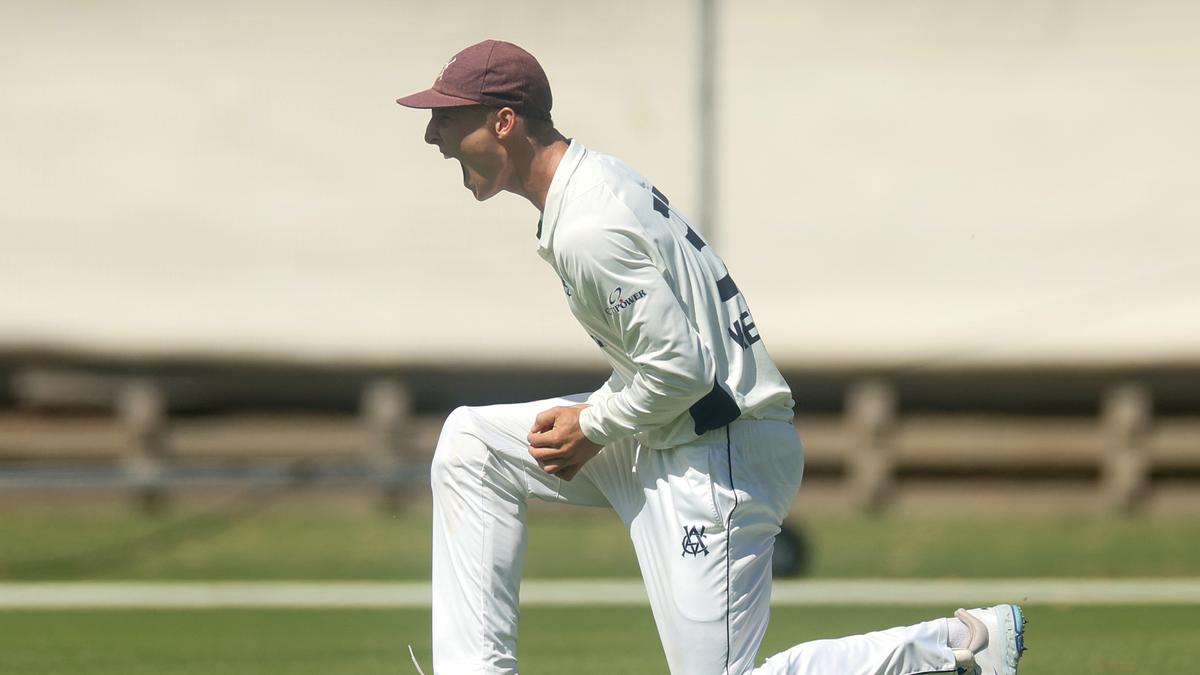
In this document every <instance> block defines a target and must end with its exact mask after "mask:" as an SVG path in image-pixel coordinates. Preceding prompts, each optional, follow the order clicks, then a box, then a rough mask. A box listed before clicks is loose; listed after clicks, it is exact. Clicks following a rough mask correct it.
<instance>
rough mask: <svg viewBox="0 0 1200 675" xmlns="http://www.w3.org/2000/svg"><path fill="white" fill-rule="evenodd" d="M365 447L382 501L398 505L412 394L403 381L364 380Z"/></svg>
mask: <svg viewBox="0 0 1200 675" xmlns="http://www.w3.org/2000/svg"><path fill="white" fill-rule="evenodd" d="M361 414H362V423H363V428H364V431H365V433H366V451H367V456H368V458H369V461H370V463H371V466H372V468H373V469H374V471H375V474H376V477H377V479H378V481H379V485H380V488H381V490H382V505H383V507H384V508H387V509H396V508H398V507H399V506H400V497H401V492H402V490H401V487H402V486H401V485H400V481H399V478H400V471H401V469H402V468H403V466H404V460H405V453H406V450H407V448H408V447H409V443H408V442H407V439H406V438H405V434H406V432H408V431H409V429H408V427H409V422H410V421H411V418H412V395H411V393H410V392H409V390H408V387H406V386H405V385H404V384H403V383H402V382H400V381H399V380H396V379H394V378H381V379H378V380H375V381H373V382H370V383H368V384H367V386H366V388H365V389H364V390H363V395H362V410H361Z"/></svg>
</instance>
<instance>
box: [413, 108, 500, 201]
mask: <svg viewBox="0 0 1200 675" xmlns="http://www.w3.org/2000/svg"><path fill="white" fill-rule="evenodd" d="M491 112H492V111H491V110H490V109H489V108H485V107H483V106H464V107H461V108H434V109H433V110H432V111H431V113H432V114H431V116H430V120H429V126H427V127H425V142H426V143H429V144H430V145H436V146H437V149H438V150H440V151H441V152H442V156H443V157H445V158H446V159H456V160H458V163H459V166H460V167H461V168H462V179H463V187H465V188H467V189H468V190H470V191H471V193H472V194H474V195H475V199H478V200H479V201H483V200H485V199H488V198H490V197H492V196H493V195H495V194H496V193H498V192H500V190H501V189H502V188H503V187H504V182H503V181H504V177H505V174H506V171H505V166H506V163H507V162H506V160H507V157H508V155H507V153H506V152H505V149H504V146H503V145H501V144H500V142H499V140H498V139H497V138H496V136H495V134H494V133H493V132H492V129H491V126H490V125H491V122H492V120H491V117H492V115H491Z"/></svg>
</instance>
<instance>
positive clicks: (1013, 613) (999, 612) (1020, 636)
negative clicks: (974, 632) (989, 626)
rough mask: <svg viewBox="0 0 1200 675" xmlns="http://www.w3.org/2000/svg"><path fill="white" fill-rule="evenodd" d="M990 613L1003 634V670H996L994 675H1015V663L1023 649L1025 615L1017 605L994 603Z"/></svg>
mask: <svg viewBox="0 0 1200 675" xmlns="http://www.w3.org/2000/svg"><path fill="white" fill-rule="evenodd" d="M992 613H993V614H995V616H996V627H997V628H999V629H1000V630H1001V631H1002V632H1003V634H1004V651H1003V654H1004V657H1003V658H1004V665H1003V668H1004V670H1003V672H1001V671H999V670H997V671H996V675H1017V664H1018V662H1019V661H1020V660H1021V654H1022V653H1023V652H1024V651H1025V615H1024V614H1023V613H1022V612H1021V607H1020V606H1019V605H996V606H995V607H993V608H992ZM992 667H993V668H995V667H996V666H995V665H993V666H992Z"/></svg>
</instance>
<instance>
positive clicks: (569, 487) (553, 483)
mask: <svg viewBox="0 0 1200 675" xmlns="http://www.w3.org/2000/svg"><path fill="white" fill-rule="evenodd" d="M585 399H586V395H578V396H570V397H566V398H560V399H548V400H544V401H535V402H531V403H519V404H513V405H493V406H486V407H477V408H476V407H463V408H458V409H456V410H455V411H454V412H453V413H451V414H450V416H449V417H448V418H447V419H446V423H445V426H444V427H443V429H442V435H441V438H440V439H439V440H438V446H437V451H436V453H435V454H434V458H433V468H432V472H431V474H432V475H431V482H432V486H433V669H434V672H435V673H438V674H439V675H467V674H473V673H506V674H507V673H516V672H517V660H516V641H517V609H518V595H519V590H520V580H521V571H522V568H523V566H524V561H525V550H526V541H527V540H526V525H525V520H526V518H525V516H526V505H527V502H528V500H529V498H530V497H536V498H538V499H542V500H545V501H549V502H561V503H566V504H577V505H583V506H609V507H611V508H613V509H614V510H615V511H616V512H617V514H618V515H619V516H620V518H621V520H622V521H623V522H624V523H625V526H626V527H627V528H628V530H629V536H630V537H631V538H632V540H633V546H634V550H635V551H636V553H637V557H638V564H639V566H640V567H641V571H642V577H643V579H644V581H645V584H646V591H647V594H648V595H649V598H650V607H651V610H652V611H653V614H654V621H655V623H656V625H657V627H658V632H659V637H660V638H661V640H662V644H663V649H664V650H665V652H666V656H667V664H668V665H669V667H670V671H671V673H674V674H675V675H708V674H713V675H715V674H717V673H721V674H724V675H742V674H744V673H750V672H754V673H756V674H763V675H765V674H769V673H795V674H804V675H914V674H916V673H934V672H953V671H954V655H953V653H952V652H951V650H950V648H949V647H947V638H948V635H947V630H948V629H947V625H946V621H945V620H944V619H941V620H937V621H930V622H927V623H922V624H918V625H916V626H907V627H901V628H893V629H890V630H886V631H880V632H876V633H869V634H867V635H856V636H851V637H847V638H841V639H837V640H817V641H813V642H807V643H802V644H799V645H797V646H795V647H793V648H791V649H789V650H787V651H785V652H782V653H780V654H777V655H775V656H773V657H771V658H769V659H767V661H766V662H765V663H764V664H763V665H762V666H761V667H759V668H757V669H756V668H755V667H754V656H755V652H756V651H757V650H758V646H759V643H760V642H761V641H762V638H763V634H764V633H765V632H766V629H767V619H768V613H769V601H770V596H771V552H772V550H773V544H774V537H775V535H776V534H777V533H778V532H779V527H780V523H781V522H782V520H783V517H784V516H785V515H786V513H787V511H788V508H789V507H790V506H791V503H792V500H793V499H794V498H795V495H796V490H797V489H798V487H799V485H800V476H801V474H802V472H803V454H802V451H801V447H800V441H799V438H798V437H797V435H796V431H795V429H794V428H793V427H792V425H791V424H788V423H786V422H778V421H758V420H738V421H735V422H733V423H732V424H730V425H728V426H727V427H722V428H720V429H717V430H714V431H711V432H709V433H707V434H705V435H704V436H701V437H700V438H699V439H697V440H696V441H694V442H692V443H688V444H687V445H683V446H679V447H677V448H672V449H669V450H653V449H648V448H643V449H641V450H640V452H639V449H638V447H637V443H636V442H635V441H633V440H632V439H629V440H625V441H621V442H618V443H615V444H613V445H609V446H607V447H605V448H604V449H603V450H602V451H601V452H600V454H598V455H596V457H594V458H593V459H592V460H591V461H589V462H588V463H587V464H586V465H585V466H584V468H583V470H582V471H580V472H579V474H578V475H576V476H575V478H574V479H573V480H571V481H564V480H562V479H560V478H556V477H555V476H551V475H549V474H547V473H545V472H544V471H542V469H541V468H540V467H539V466H538V465H537V462H536V461H535V460H534V459H533V458H532V457H531V456H530V454H529V450H528V444H527V442H526V434H528V433H529V430H530V427H532V426H533V420H534V417H536V416H537V414H538V413H540V412H542V411H544V410H546V409H548V408H552V407H554V406H560V405H561V406H569V405H573V404H575V403H579V402H582V401H584V400H585ZM635 461H636V463H637V467H636V469H637V470H636V471H634V463H635ZM654 670H656V668H654V667H653V666H652V665H651V664H647V668H646V671H647V672H653V671H654Z"/></svg>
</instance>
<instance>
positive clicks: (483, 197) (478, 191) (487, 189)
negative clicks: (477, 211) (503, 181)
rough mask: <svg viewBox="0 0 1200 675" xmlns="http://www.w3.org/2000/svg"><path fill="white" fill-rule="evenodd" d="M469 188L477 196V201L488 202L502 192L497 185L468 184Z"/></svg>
mask: <svg viewBox="0 0 1200 675" xmlns="http://www.w3.org/2000/svg"><path fill="white" fill-rule="evenodd" d="M467 189H468V190H470V191H471V194H472V195H474V196H475V201H478V202H486V201H487V200H489V199H491V198H492V197H495V196H496V195H497V194H499V193H500V188H499V186H495V185H479V184H478V183H475V184H471V185H467Z"/></svg>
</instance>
